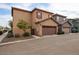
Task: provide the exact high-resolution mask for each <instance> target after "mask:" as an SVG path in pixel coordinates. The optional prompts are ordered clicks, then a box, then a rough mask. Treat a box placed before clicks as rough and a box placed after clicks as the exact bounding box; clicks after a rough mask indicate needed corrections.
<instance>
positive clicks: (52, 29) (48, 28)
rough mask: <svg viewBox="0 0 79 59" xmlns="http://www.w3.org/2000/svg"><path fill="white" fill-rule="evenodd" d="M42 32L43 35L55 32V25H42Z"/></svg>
mask: <svg viewBox="0 0 79 59" xmlns="http://www.w3.org/2000/svg"><path fill="white" fill-rule="evenodd" d="M42 34H43V35H52V34H56V27H55V26H43V27H42Z"/></svg>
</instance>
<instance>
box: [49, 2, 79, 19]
mask: <svg viewBox="0 0 79 59" xmlns="http://www.w3.org/2000/svg"><path fill="white" fill-rule="evenodd" d="M48 9H49V10H50V11H52V12H55V13H59V14H63V15H66V16H68V17H69V18H75V17H79V16H78V15H79V3H51V4H49V8H48Z"/></svg>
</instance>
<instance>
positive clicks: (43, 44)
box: [0, 33, 79, 55]
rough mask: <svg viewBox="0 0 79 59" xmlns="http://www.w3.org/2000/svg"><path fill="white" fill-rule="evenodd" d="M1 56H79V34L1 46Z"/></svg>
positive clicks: (54, 36)
mask: <svg viewBox="0 0 79 59" xmlns="http://www.w3.org/2000/svg"><path fill="white" fill-rule="evenodd" d="M0 54H17V55H18V54H25V55H72V54H73V55H78V54H79V33H74V34H64V35H51V36H44V37H42V38H39V39H37V40H30V41H25V42H19V43H14V44H9V45H4V46H0Z"/></svg>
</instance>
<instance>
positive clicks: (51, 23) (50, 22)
mask: <svg viewBox="0 0 79 59" xmlns="http://www.w3.org/2000/svg"><path fill="white" fill-rule="evenodd" d="M42 26H56V33H57V32H58V25H57V23H55V22H54V21H53V20H51V19H48V20H46V21H44V22H41V23H39V24H37V28H36V32H37V35H39V36H42Z"/></svg>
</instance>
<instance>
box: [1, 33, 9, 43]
mask: <svg viewBox="0 0 79 59" xmlns="http://www.w3.org/2000/svg"><path fill="white" fill-rule="evenodd" d="M7 34H8V32H6V33H3V34H2V35H0V42H1V41H2V40H3V39H4V38H5V37H6V36H7Z"/></svg>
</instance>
